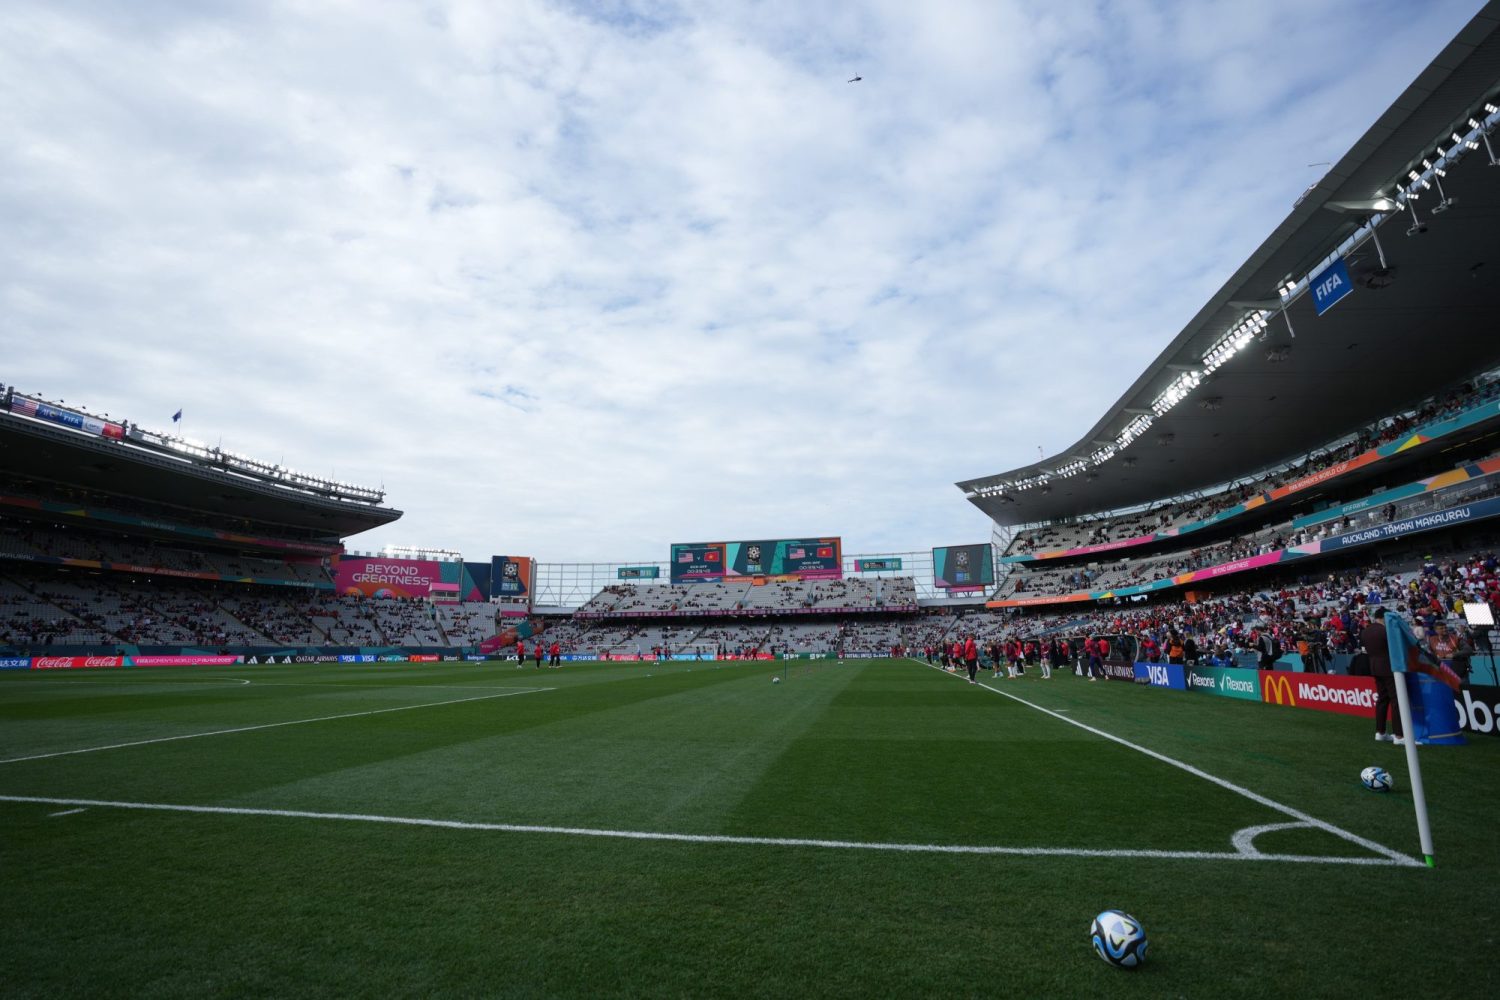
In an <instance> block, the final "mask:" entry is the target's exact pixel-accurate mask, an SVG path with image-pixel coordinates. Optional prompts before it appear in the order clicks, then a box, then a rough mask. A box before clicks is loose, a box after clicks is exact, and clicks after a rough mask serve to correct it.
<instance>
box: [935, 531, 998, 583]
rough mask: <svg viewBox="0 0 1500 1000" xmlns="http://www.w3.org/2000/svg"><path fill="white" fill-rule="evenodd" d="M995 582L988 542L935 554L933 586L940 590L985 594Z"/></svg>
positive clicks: (951, 547)
mask: <svg viewBox="0 0 1500 1000" xmlns="http://www.w3.org/2000/svg"><path fill="white" fill-rule="evenodd" d="M994 582H995V560H994V557H993V555H992V552H991V549H990V543H989V542H982V543H980V544H979V545H944V546H942V547H940V548H935V549H933V550H932V585H933V586H934V587H937V588H939V589H940V590H983V589H985V588H986V587H988V586H990V585H991V584H993V583H994Z"/></svg>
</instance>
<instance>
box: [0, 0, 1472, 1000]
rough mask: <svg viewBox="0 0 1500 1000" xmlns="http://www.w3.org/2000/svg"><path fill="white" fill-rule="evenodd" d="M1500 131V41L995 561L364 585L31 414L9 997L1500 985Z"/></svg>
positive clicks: (4, 506)
mask: <svg viewBox="0 0 1500 1000" xmlns="http://www.w3.org/2000/svg"><path fill="white" fill-rule="evenodd" d="M1497 105H1500V5H1497V4H1496V3H1489V4H1486V5H1485V7H1484V8H1483V10H1482V11H1481V12H1480V13H1479V14H1478V15H1476V16H1475V17H1474V18H1473V19H1472V20H1471V21H1470V22H1469V23H1468V24H1467V25H1466V26H1465V27H1464V28H1463V29H1462V30H1461V31H1460V32H1459V34H1458V35H1457V36H1456V37H1455V38H1454V39H1453V40H1452V41H1451V42H1450V43H1449V44H1448V45H1447V46H1445V47H1444V48H1443V50H1442V51H1441V52H1440V53H1439V54H1438V55H1437V57H1436V58H1435V59H1433V60H1432V62H1431V64H1430V65H1429V66H1428V67H1427V69H1425V70H1424V71H1423V72H1422V73H1421V74H1420V76H1419V77H1418V79H1417V80H1416V81H1415V82H1413V83H1412V84H1411V85H1410V86H1409V87H1407V88H1406V89H1405V90H1404V91H1403V92H1402V93H1401V94H1400V96H1399V97H1398V98H1397V99H1396V100H1395V101H1394V102H1393V103H1392V104H1391V106H1390V108H1389V109H1388V110H1387V111H1386V112H1385V113H1384V114H1382V115H1381V116H1380V117H1379V119H1378V120H1377V121H1376V122H1375V123H1373V124H1372V125H1371V126H1370V127H1369V128H1368V130H1367V131H1366V132H1365V133H1364V135H1363V136H1362V137H1361V138H1360V139H1359V140H1358V141H1357V142H1356V143H1355V144H1354V145H1353V146H1352V148H1350V149H1349V150H1348V152H1347V153H1345V154H1344V155H1343V156H1342V157H1341V158H1340V159H1339V160H1338V161H1337V162H1335V163H1332V164H1330V165H1329V167H1328V169H1327V171H1326V172H1325V173H1323V175H1322V176H1321V178H1320V179H1319V180H1318V181H1317V182H1316V183H1314V184H1312V185H1311V186H1310V187H1308V188H1307V190H1306V191H1305V192H1304V193H1303V195H1302V197H1301V198H1300V199H1299V200H1298V201H1297V203H1296V205H1295V206H1294V207H1293V208H1292V210H1291V212H1290V214H1289V215H1287V217H1286V218H1285V219H1283V220H1280V221H1279V222H1276V223H1275V224H1274V226H1272V227H1270V235H1269V236H1267V237H1266V238H1265V239H1264V240H1263V242H1261V243H1260V245H1259V246H1258V247H1257V248H1256V249H1255V250H1254V252H1253V253H1251V254H1250V256H1249V258H1248V259H1247V260H1245V262H1244V263H1243V265H1242V266H1240V267H1239V269H1238V270H1237V271H1235V272H1234V273H1233V274H1232V275H1231V276H1230V277H1229V278H1228V280H1226V281H1224V283H1223V285H1222V287H1220V288H1219V289H1218V291H1217V292H1215V293H1214V294H1213V295H1212V296H1211V297H1210V298H1209V300H1208V301H1206V302H1204V303H1203V305H1202V307H1201V308H1200V309H1199V310H1198V311H1197V313H1196V314H1195V315H1193V316H1192V317H1191V319H1189V321H1188V322H1187V324H1186V325H1185V326H1184V327H1183V328H1182V329H1181V331H1180V332H1179V333H1178V334H1177V335H1176V336H1175V337H1174V338H1173V339H1172V340H1171V341H1170V343H1168V344H1166V346H1165V347H1164V348H1163V349H1162V350H1161V352H1160V354H1159V355H1158V356H1157V357H1156V359H1155V360H1154V361H1153V362H1152V363H1151V364H1150V365H1149V366H1148V367H1147V368H1146V370H1144V371H1142V372H1141V373H1140V374H1139V376H1138V377H1136V378H1135V380H1134V382H1133V384H1132V385H1131V386H1130V387H1129V388H1128V390H1127V391H1126V392H1125V393H1124V395H1122V396H1121V397H1120V398H1119V399H1118V400H1116V401H1115V402H1114V403H1113V404H1110V405H1108V406H1102V407H1099V409H1102V411H1103V412H1102V413H1100V415H1099V416H1098V417H1097V421H1096V422H1095V424H1094V426H1093V427H1092V429H1091V430H1090V431H1089V432H1088V433H1087V434H1085V435H1084V436H1083V437H1082V438H1080V439H1079V440H1078V441H1077V442H1076V443H1075V444H1073V445H1072V446H1070V447H1068V448H1066V449H1063V450H1061V451H1059V452H1057V453H1056V454H1053V455H1051V456H1044V457H1041V458H1040V459H1039V460H1038V461H1037V462H1035V463H1033V464H1029V465H1026V466H1022V467H1018V468H1013V469H1009V470H1005V471H1001V472H996V473H985V472H983V471H982V469H976V470H975V475H974V476H973V477H972V478H967V479H964V480H963V481H961V482H958V483H957V484H956V487H957V489H956V491H954V492H953V496H952V502H953V503H954V504H968V505H971V506H972V507H973V508H975V509H977V510H978V511H980V512H982V514H983V515H984V517H985V518H986V519H987V521H988V523H989V524H990V525H991V537H990V538H988V539H985V540H974V539H971V540H970V541H969V542H967V543H964V544H949V543H951V542H953V541H954V540H953V539H943V538H938V539H932V540H931V542H932V544H931V545H925V546H922V547H919V548H916V549H914V550H910V551H871V552H859V551H848V550H846V547H845V544H844V537H843V536H842V535H840V534H838V533H837V531H838V530H839V528H838V524H837V515H836V514H834V513H832V512H829V511H827V510H824V509H819V507H818V505H817V504H815V503H813V502H811V501H810V502H809V504H808V515H807V516H808V520H809V522H811V523H810V524H809V534H807V535H805V536H804V537H799V538H779V539H766V538H761V539H753V538H752V539H742V540H738V541H735V540H723V539H733V538H735V537H737V536H739V535H741V534H744V532H743V531H742V530H740V529H738V528H736V526H735V525H734V524H732V523H731V524H725V525H724V526H723V529H722V534H720V535H718V536H717V537H718V538H720V539H721V540H718V541H694V540H691V539H689V540H684V541H681V542H677V543H673V544H672V545H671V546H670V548H669V549H668V550H667V551H663V552H659V553H656V554H655V557H653V558H651V559H645V560H642V559H625V558H617V557H616V556H617V555H618V554H615V553H601V554H600V561H598V562H589V563H579V562H558V561H549V560H548V559H547V558H546V553H545V552H531V553H530V554H525V555H518V554H514V553H513V552H512V553H511V554H495V553H494V552H493V551H485V552H472V551H467V550H465V551H459V550H457V549H456V548H442V547H439V548H421V547H412V548H401V547H391V546H386V547H383V548H380V549H378V550H375V551H369V550H367V549H368V546H366V545H364V544H362V542H361V540H360V536H361V535H362V534H365V533H367V532H370V531H373V530H375V529H380V528H385V527H388V526H391V525H393V524H397V523H399V521H400V519H401V518H402V517H403V511H402V510H400V509H397V508H396V507H394V506H392V505H391V504H390V503H388V502H387V496H386V493H385V490H384V489H382V488H372V487H368V486H364V485H357V484H354V483H348V482H341V481H336V480H334V479H329V478H321V477H318V476H313V475H308V474H305V473H302V472H298V471H296V470H294V469H291V468H287V467H286V466H285V464H284V461H282V460H278V461H275V462H272V461H268V460H266V459H265V458H264V457H261V458H257V457H252V456H247V455H242V454H238V453H234V452H230V451H227V450H224V449H223V448H222V447H214V446H209V445H206V444H203V443H201V442H197V441H194V440H192V439H190V438H188V437H186V436H185V435H182V434H181V433H179V432H178V431H176V430H173V431H171V432H168V431H161V430H154V429H150V428H149V427H146V426H142V425H141V424H138V423H136V422H135V420H134V419H133V418H132V417H131V416H129V415H127V416H125V417H123V418H117V417H111V416H109V415H106V414H101V413H94V412H90V411H88V410H87V409H86V408H81V407H76V406H70V405H68V404H66V403H65V402H63V401H62V400H60V399H57V398H55V394H53V393H49V392H48V391H47V390H46V387H45V386H44V385H37V386H35V387H33V386H32V385H31V384H30V383H29V381H28V382H27V383H26V384H25V385H24V386H17V385H3V386H0V393H3V395H0V713H3V717H4V719H5V725H4V727H3V728H0V741H3V745H0V816H3V817H4V831H5V833H4V836H3V837H0V868H3V870H4V871H5V873H6V874H5V880H4V881H5V885H6V893H5V895H6V899H7V903H8V905H7V906H6V907H5V908H4V910H5V917H4V926H5V934H6V937H7V946H6V948H5V949H4V950H3V952H0V954H3V957H0V975H3V977H4V978H3V980H0V981H3V982H4V984H5V986H4V992H5V994H6V995H11V996H59V995H64V996H66V995H83V994H87V995H97V996H113V995H120V996H139V995H148V996H179V995H181V996H203V995H290V994H299V995H393V994H421V995H465V996H467V995H567V996H574V995H577V996H585V995H587V996H601V995H604V996H615V995H620V996H625V995H629V996H660V995H683V996H708V995H713V996H720V995H736V996H741V995H745V996H748V995H754V996H799V995H809V996H822V995H829V996H956V995H1014V996H1085V995H1098V994H1101V993H1103V992H1105V991H1119V992H1120V993H1121V994H1126V995H1137V994H1139V995H1152V996H1156V995H1178V996H1213V997H1262V996H1364V995H1372V994H1378V993H1382V992H1390V991H1393V990H1396V991H1418V990H1420V991H1421V992H1422V993H1423V994H1424V995H1431V996H1455V997H1456V996H1482V995H1484V994H1485V993H1487V992H1489V993H1493V992H1494V991H1495V990H1496V989H1497V988H1500V961H1497V960H1496V959H1495V957H1494V940H1493V934H1492V932H1491V931H1490V930H1489V924H1488V920H1487V918H1486V917H1485V911H1484V910H1483V909H1482V908H1481V905H1482V904H1481V901H1482V900H1483V898H1484V896H1485V887H1486V886H1491V885H1494V884H1496V882H1497V880H1500V855H1497V850H1496V849H1497V847H1500V841H1497V837H1496V833H1495V831H1496V829H1497V825H1496V824H1497V822H1500V805H1497V802H1496V796H1495V791H1496V789H1497V782H1496V774H1497V767H1500V741H1497V740H1496V737H1497V736H1500V634H1497V633H1495V632H1494V631H1493V628H1492V626H1493V618H1492V615H1491V609H1493V608H1496V607H1500V349H1497V348H1496V346H1495V342H1493V341H1490V340H1489V339H1488V335H1486V334H1484V333H1483V331H1484V330H1485V329H1488V328H1489V327H1488V323H1489V322H1492V321H1493V314H1494V308H1495V305H1496V302H1497V297H1496V287H1497V286H1496V283H1495V277H1494V276H1495V272H1496V268H1497V266H1500V264H1497V259H1496V251H1497V250H1500V224H1497V223H1500V183H1497V182H1500V170H1497V169H1494V168H1496V167H1497V166H1500V160H1497V158H1496V151H1495V147H1494V145H1493V144H1494V142H1496V141H1497V138H1496V137H1495V135H1494V133H1495V130H1496V126H1497V125H1500V106H1497ZM0 374H4V375H5V377H6V378H7V380H9V379H12V378H15V379H27V380H29V379H30V378H32V376H31V375H30V374H25V375H23V374H22V373H0ZM296 447H297V444H296V442H288V443H287V445H286V451H287V453H288V455H294V454H295V452H296ZM393 499H394V500H395V501H399V500H400V498H399V497H396V498H393ZM830 522H832V523H830ZM435 541H437V542H438V543H439V544H444V541H443V540H442V539H437V540H435ZM447 544H453V543H447ZM515 544H516V543H514V542H509V541H497V543H496V546H495V547H497V548H498V547H502V546H504V547H505V548H506V549H509V548H510V547H511V546H512V545H515ZM465 548H467V547H465ZM523 551H524V550H523ZM1377 610H1378V611H1379V614H1378V615H1377ZM1387 613H1389V616H1390V618H1391V619H1397V618H1399V619H1401V620H1402V621H1404V622H1405V623H1407V624H1408V625H1409V626H1410V627H1411V629H1412V634H1413V635H1414V636H1415V639H1416V640H1417V641H1418V642H1419V643H1420V644H1421V647H1422V652H1423V653H1424V655H1426V656H1427V657H1428V659H1429V660H1430V661H1431V669H1428V668H1426V667H1419V666H1412V667H1411V669H1410V671H1409V672H1406V673H1401V671H1402V668H1401V667H1400V666H1397V667H1396V670H1397V672H1398V674H1400V680H1401V684H1402V688H1401V691H1402V694H1401V698H1402V699H1403V700H1402V705H1403V708H1404V709H1405V710H1406V711H1407V715H1406V718H1407V719H1408V722H1407V726H1406V728H1407V732H1406V734H1405V735H1406V742H1404V743H1401V744H1399V745H1397V744H1392V743H1390V742H1388V741H1381V740H1374V741H1372V739H1371V735H1372V733H1374V732H1381V733H1384V732H1385V726H1384V720H1382V722H1381V725H1380V726H1379V727H1378V728H1377V727H1376V726H1375V725H1374V724H1373V720H1375V719H1376V706H1377V693H1378V690H1379V688H1378V685H1377V680H1376V678H1375V677H1373V676H1371V674H1370V650H1369V649H1368V648H1367V646H1366V641H1365V640H1364V639H1363V638H1362V636H1364V635H1368V634H1369V629H1370V628H1371V627H1372V626H1375V625H1377V624H1378V623H1379V622H1380V621H1382V617H1381V616H1383V615H1386V614H1387ZM1413 655H1416V654H1413ZM966 660H968V661H971V663H972V664H974V665H977V671H976V669H975V666H974V665H970V666H969V667H968V670H967V672H966V671H965V666H966V664H965V661H966ZM1410 662H1411V663H1413V664H1415V663H1416V660H1415V659H1414V660H1412V661H1410ZM1096 681H1102V682H1103V683H1095V682H1096ZM1450 681H1451V683H1450ZM1408 688H1409V689H1410V698H1411V704H1410V705H1407V702H1406V699H1407V698H1408ZM1393 711H1394V709H1393ZM1391 725H1392V726H1394V727H1395V728H1394V729H1393V732H1394V733H1397V734H1399V733H1401V731H1402V728H1403V727H1402V726H1401V724H1400V723H1399V722H1398V721H1397V719H1396V718H1395V717H1393V719H1392V722H1391ZM1415 760H1420V772H1419V774H1420V777H1419V778H1418V779H1417V780H1418V781H1420V782H1421V783H1420V784H1417V785H1416V786H1415V787H1414V786H1413V784H1412V781H1413V778H1412V777H1411V775H1410V773H1409V771H1408V764H1409V762H1410V761H1415ZM1367 766H1379V767H1382V768H1386V769H1388V770H1389V772H1390V775H1393V776H1394V790H1393V791H1391V792H1388V793H1386V794H1374V793H1372V792H1371V791H1369V790H1368V789H1367V787H1362V786H1361V784H1360V781H1359V779H1358V777H1357V776H1358V775H1359V774H1360V771H1361V768H1366V767H1367ZM1112 908H1119V909H1122V910H1125V911H1128V912H1129V913H1130V914H1132V915H1133V916H1134V917H1136V918H1139V920H1140V923H1141V924H1142V925H1143V926H1144V928H1145V931H1146V933H1147V934H1148V935H1149V940H1150V943H1151V944H1150V953H1149V958H1148V959H1147V960H1146V961H1145V962H1144V963H1143V964H1142V966H1141V968H1140V969H1139V970H1137V971H1134V972H1130V973H1124V972H1122V971H1121V970H1119V969H1117V968H1111V967H1110V964H1107V963H1106V962H1100V961H1098V959H1097V958H1095V957H1094V954H1093V948H1091V947H1090V943H1089V934H1088V930H1089V921H1090V920H1091V919H1092V918H1093V917H1094V915H1095V914H1097V913H1100V912H1101V911H1105V910H1109V909H1112ZM1435 924H1439V925H1440V926H1441V931H1440V932H1439V931H1437V928H1436V927H1435V926H1434V925H1435ZM1101 954H1102V953H1101Z"/></svg>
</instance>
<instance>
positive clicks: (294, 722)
mask: <svg viewBox="0 0 1500 1000" xmlns="http://www.w3.org/2000/svg"><path fill="white" fill-rule="evenodd" d="M555 690H557V689H556V688H549V687H545V688H521V689H517V690H510V691H504V692H501V693H500V694H481V695H476V696H475V697H473V698H450V699H448V700H447V701H428V702H423V703H422V704H420V705H397V706H396V707H395V708H374V709H370V710H369V711H367V712H344V713H342V714H340V715H320V716H318V717H317V718H316V719H291V720H289V721H287V722H265V723H262V724H260V725H258V726H236V727H235V728H233V729H215V730H213V731H211V732H207V733H184V734H183V735H181V736H158V737H156V738H155V739H150V740H131V741H130V742H129V743H111V744H110V745H108V746H102V747H83V748H82V749H79V750H57V751H54V752H52V753H37V754H32V755H30V756H29V757H9V758H6V759H5V760H0V764H19V763H21V762H22V761H27V760H47V759H48V758H51V757H70V756H72V755H74V754H80V753H98V752H99V751H101V750H122V749H124V748H125V747H140V746H146V745H147V744H150V743H171V742H174V741H176V740H196V739H199V738H201V737H204V736H228V735H229V734H230V733H250V732H254V731H255V730H257V729H279V728H280V727H282V726H302V725H306V724H307V723H309V722H331V721H333V720H334V719H357V718H359V717H360V716H364V715H385V714H386V713H388V712H410V711H413V710H414V709H418V708H439V707H441V706H443V705H462V704H464V703H465V702H471V701H489V700H490V699H493V698H509V697H511V696H512V695H518V694H539V693H541V692H543V691H555Z"/></svg>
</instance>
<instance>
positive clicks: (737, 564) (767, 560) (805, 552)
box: [669, 537, 844, 583]
mask: <svg viewBox="0 0 1500 1000" xmlns="http://www.w3.org/2000/svg"><path fill="white" fill-rule="evenodd" d="M669 565H670V566H671V568H672V569H671V581H672V582H673V583H707V582H714V581H718V580H735V579H749V578H755V577H767V578H779V579H791V580H838V579H842V578H843V575H844V562H843V541H842V540H841V539H839V538H836V537H830V538H780V539H772V540H769V541H756V542H678V543H676V544H674V545H673V546H672V553H671V557H670V560H669Z"/></svg>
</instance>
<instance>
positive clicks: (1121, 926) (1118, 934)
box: [1089, 910, 1147, 969]
mask: <svg viewBox="0 0 1500 1000" xmlns="http://www.w3.org/2000/svg"><path fill="white" fill-rule="evenodd" d="M1089 939H1090V940H1091V941H1092V942H1093V944H1094V951H1096V952H1098V954H1099V957H1100V958H1102V959H1104V960H1105V961H1106V962H1108V963H1109V964H1110V965H1113V966H1114V967H1115V968H1117V969H1134V968H1138V967H1139V966H1140V964H1141V963H1142V962H1144V961H1145V960H1146V946H1147V941H1146V929H1145V928H1144V927H1142V926H1141V922H1140V921H1139V920H1137V919H1135V917H1132V916H1131V915H1130V914H1128V913H1126V912H1125V911H1123V910H1105V911H1104V912H1103V913H1101V914H1099V915H1098V916H1097V917H1095V918H1094V925H1093V927H1091V928H1089Z"/></svg>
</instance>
